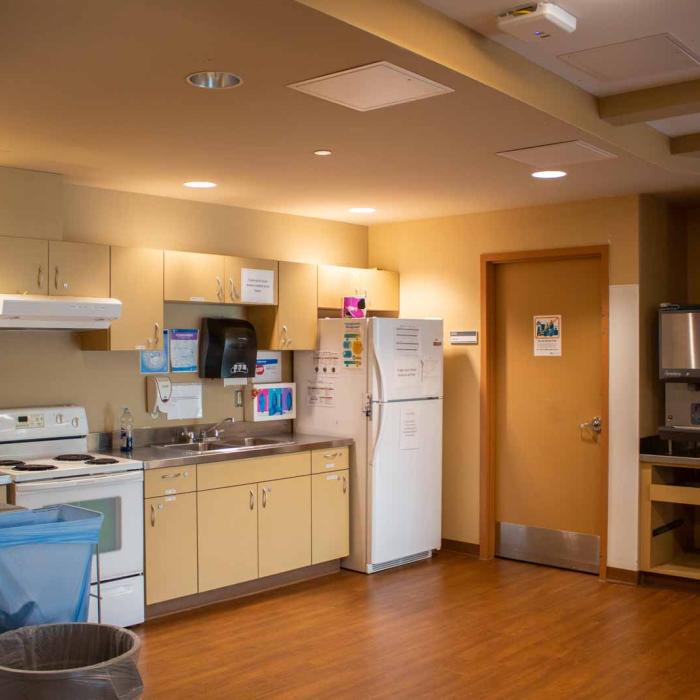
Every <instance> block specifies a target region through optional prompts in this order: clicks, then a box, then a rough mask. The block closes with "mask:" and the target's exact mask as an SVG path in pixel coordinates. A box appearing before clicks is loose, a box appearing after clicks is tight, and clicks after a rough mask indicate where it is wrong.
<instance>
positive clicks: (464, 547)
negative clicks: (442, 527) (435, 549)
mask: <svg viewBox="0 0 700 700" xmlns="http://www.w3.org/2000/svg"><path fill="white" fill-rule="evenodd" d="M442 548H443V549H445V550H447V551H448V552H459V553H460V554H468V555H469V556H470V557H478V556H479V545H478V544H475V543H474V542H460V541H459V540H442Z"/></svg>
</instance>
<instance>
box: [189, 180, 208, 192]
mask: <svg viewBox="0 0 700 700" xmlns="http://www.w3.org/2000/svg"><path fill="white" fill-rule="evenodd" d="M183 185H184V186H185V187H189V188H190V189H192V190H210V189H212V188H213V187H216V183H215V182H209V181H208V180H190V181H189V182H184V183H183Z"/></svg>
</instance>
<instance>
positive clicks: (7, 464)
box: [0, 459, 24, 467]
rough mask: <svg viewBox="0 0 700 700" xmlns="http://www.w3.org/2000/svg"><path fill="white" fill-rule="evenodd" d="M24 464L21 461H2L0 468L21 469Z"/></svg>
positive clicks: (0, 460) (0, 461)
mask: <svg viewBox="0 0 700 700" xmlns="http://www.w3.org/2000/svg"><path fill="white" fill-rule="evenodd" d="M23 464H24V462H23V461H22V460H21V459H0V467H21V466H22V465H23Z"/></svg>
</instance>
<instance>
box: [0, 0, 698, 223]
mask: <svg viewBox="0 0 700 700" xmlns="http://www.w3.org/2000/svg"><path fill="white" fill-rule="evenodd" d="M469 4H474V5H477V4H482V5H486V4H488V3H486V2H485V3H477V2H474V3H469ZM2 16H3V22H2V24H1V25H0V47H1V48H0V52H1V54H2V65H3V70H2V72H1V73H0V90H2V94H3V100H2V102H0V119H1V120H2V124H3V129H2V132H1V133H0V165H7V166H12V167H19V168H27V169H34V170H44V171H52V172H59V173H62V174H64V176H65V179H66V181H67V182H72V183H77V184H82V185H88V186H94V187H103V188H111V189H117V190H126V191H133V192H141V193H147V194H155V195H163V196H169V197H179V198H184V199H192V200H197V201H203V202H213V203H219V204H227V205H235V206H242V207H250V208H256V209H265V210H270V211H279V212H286V213H293V214H303V215H307V216H316V217H322V218H330V219H338V220H344V221H355V222H363V223H365V222H374V221H392V220H400V219H413V218H423V217H430V216H441V215H449V214H457V213H463V212H471V211H483V210H491V209H501V208H511V207H517V206H528V205H534V204H543V203H548V202H561V201H566V200H574V199H586V198H593V197H599V196H612V195H622V194H629V193H636V192H689V191H697V190H698V188H699V187H700V178H699V177H698V176H697V174H694V173H692V172H682V171H680V170H679V171H678V172H675V171H674V172H670V171H669V170H667V169H664V168H662V167H659V166H656V165H652V164H650V163H648V162H646V161H643V160H641V159H638V158H635V157H633V156H631V155H629V154H627V153H625V152H621V151H619V149H618V150H615V149H613V148H611V146H610V144H609V143H605V142H602V141H600V140H597V139H595V138H593V137H592V136H591V135H590V134H587V133H584V132H582V131H581V130H580V129H577V128H574V127H573V126H570V125H569V124H567V123H565V122H563V121H561V120H559V119H556V118H554V117H552V116H549V115H547V114H545V113H544V112H542V111H540V110H537V109H535V108H533V107H530V106H528V105H526V104H524V103H523V102H520V101H518V100H515V99H513V98H511V97H509V96H507V95H505V94H503V93H501V92H499V91H497V90H494V89H492V88H489V87H487V86H485V85H483V84H481V83H479V82H477V81H475V80H471V79H470V78H467V77H465V76H463V75H461V74H459V73H457V72H453V71H451V70H449V69H447V68H445V67H443V66H441V65H438V64H436V63H433V62H431V61H429V60H427V59H425V58H422V57H420V56H418V55H417V54H415V53H412V52H410V51H407V50H405V49H402V48H399V47H398V46H396V45H394V44H392V43H389V42H388V41H384V40H382V39H380V38H378V37H377V36H374V35H373V34H370V33H367V32H363V31H361V30H359V29H357V28H354V27H352V26H350V25H349V24H345V23H343V22H340V21H339V20H337V19H334V18H332V17H329V16H328V15H325V14H322V13H319V12H316V11H314V10H312V9H310V8H308V7H304V6H302V5H301V4H299V3H296V2H292V1H291V0H266V1H265V2H264V3H251V2H244V1H242V0H240V1H231V0H189V1H185V0H170V1H168V2H158V1H154V2H146V3H145V2H143V1H142V0H122V1H121V2H119V3H116V2H114V3H95V2H89V0H64V1H63V2H61V3H46V2H45V0H23V2H21V3H20V2H5V3H3V7H2ZM378 61H389V62H391V63H393V64H395V65H397V66H400V67H401V68H404V69H406V70H409V71H413V72H415V73H417V74H419V75H421V76H424V77H425V78H428V79H429V80H432V81H435V82H437V83H440V84H442V85H445V86H447V87H448V88H451V89H453V90H454V92H451V93H449V94H444V95H440V96H439V97H435V98H428V99H424V100H419V101H417V102H409V103H406V104H398V105H395V106H391V107H387V108H384V109H377V110H372V111H368V112H358V111H356V110H352V109H348V108H346V107H343V106H341V105H338V104H333V103H331V102H326V101H323V100H318V99H316V98H314V97H311V96H309V95H305V94H302V93H299V92H297V91H294V90H291V89H289V88H288V87H286V86H288V85H290V84H292V83H296V82H300V81H303V80H308V79H310V78H314V77H317V76H321V75H324V74H328V73H334V72H337V71H343V70H346V69H349V68H353V67H357V66H363V65H366V64H370V63H375V62H378ZM201 70H229V71H233V72H234V73H236V74H238V75H240V76H241V77H242V79H243V84H242V85H241V86H240V87H237V88H236V89H234V90H223V91H216V90H211V91H209V90H202V89H199V88H193V87H191V86H189V85H188V84H187V83H186V82H185V76H187V75H188V74H190V73H192V72H194V71H201ZM578 139H582V140H585V141H587V142H589V143H591V144H593V145H594V146H598V147H600V148H603V149H605V150H613V151H615V155H617V156H618V158H615V159H613V160H609V161H605V162H594V163H582V164H577V165H574V166H571V167H570V168H569V177H567V178H565V179H564V180H561V181H556V182H537V181H535V180H533V179H532V178H531V177H529V173H530V168H529V167H528V166H527V165H523V164H520V163H515V162H511V161H509V160H507V159H504V158H501V157H499V156H497V155H496V154H497V153H498V152H503V151H509V150H514V149H518V148H526V147H531V146H538V145H544V144H548V143H557V142H564V141H574V140H578ZM319 148H328V149H330V150H332V151H333V154H332V155H331V156H329V157H325V158H319V157H317V156H314V155H313V151H315V150H317V149H319ZM190 180H208V181H213V182H216V183H218V187H217V188H216V189H211V190H186V189H184V188H183V187H182V183H183V182H185V181H190ZM357 206H368V207H374V208H376V209H377V212H376V213H375V214H371V215H367V214H351V213H349V212H348V209H349V208H351V207H357ZM251 233H252V232H251Z"/></svg>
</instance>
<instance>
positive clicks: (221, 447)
mask: <svg viewBox="0 0 700 700" xmlns="http://www.w3.org/2000/svg"><path fill="white" fill-rule="evenodd" d="M156 447H162V448H163V449H165V448H167V449H169V450H182V451H183V452H224V451H226V450H232V449H234V446H233V445H228V444H226V443H223V442H175V443H172V444H170V445H156Z"/></svg>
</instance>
